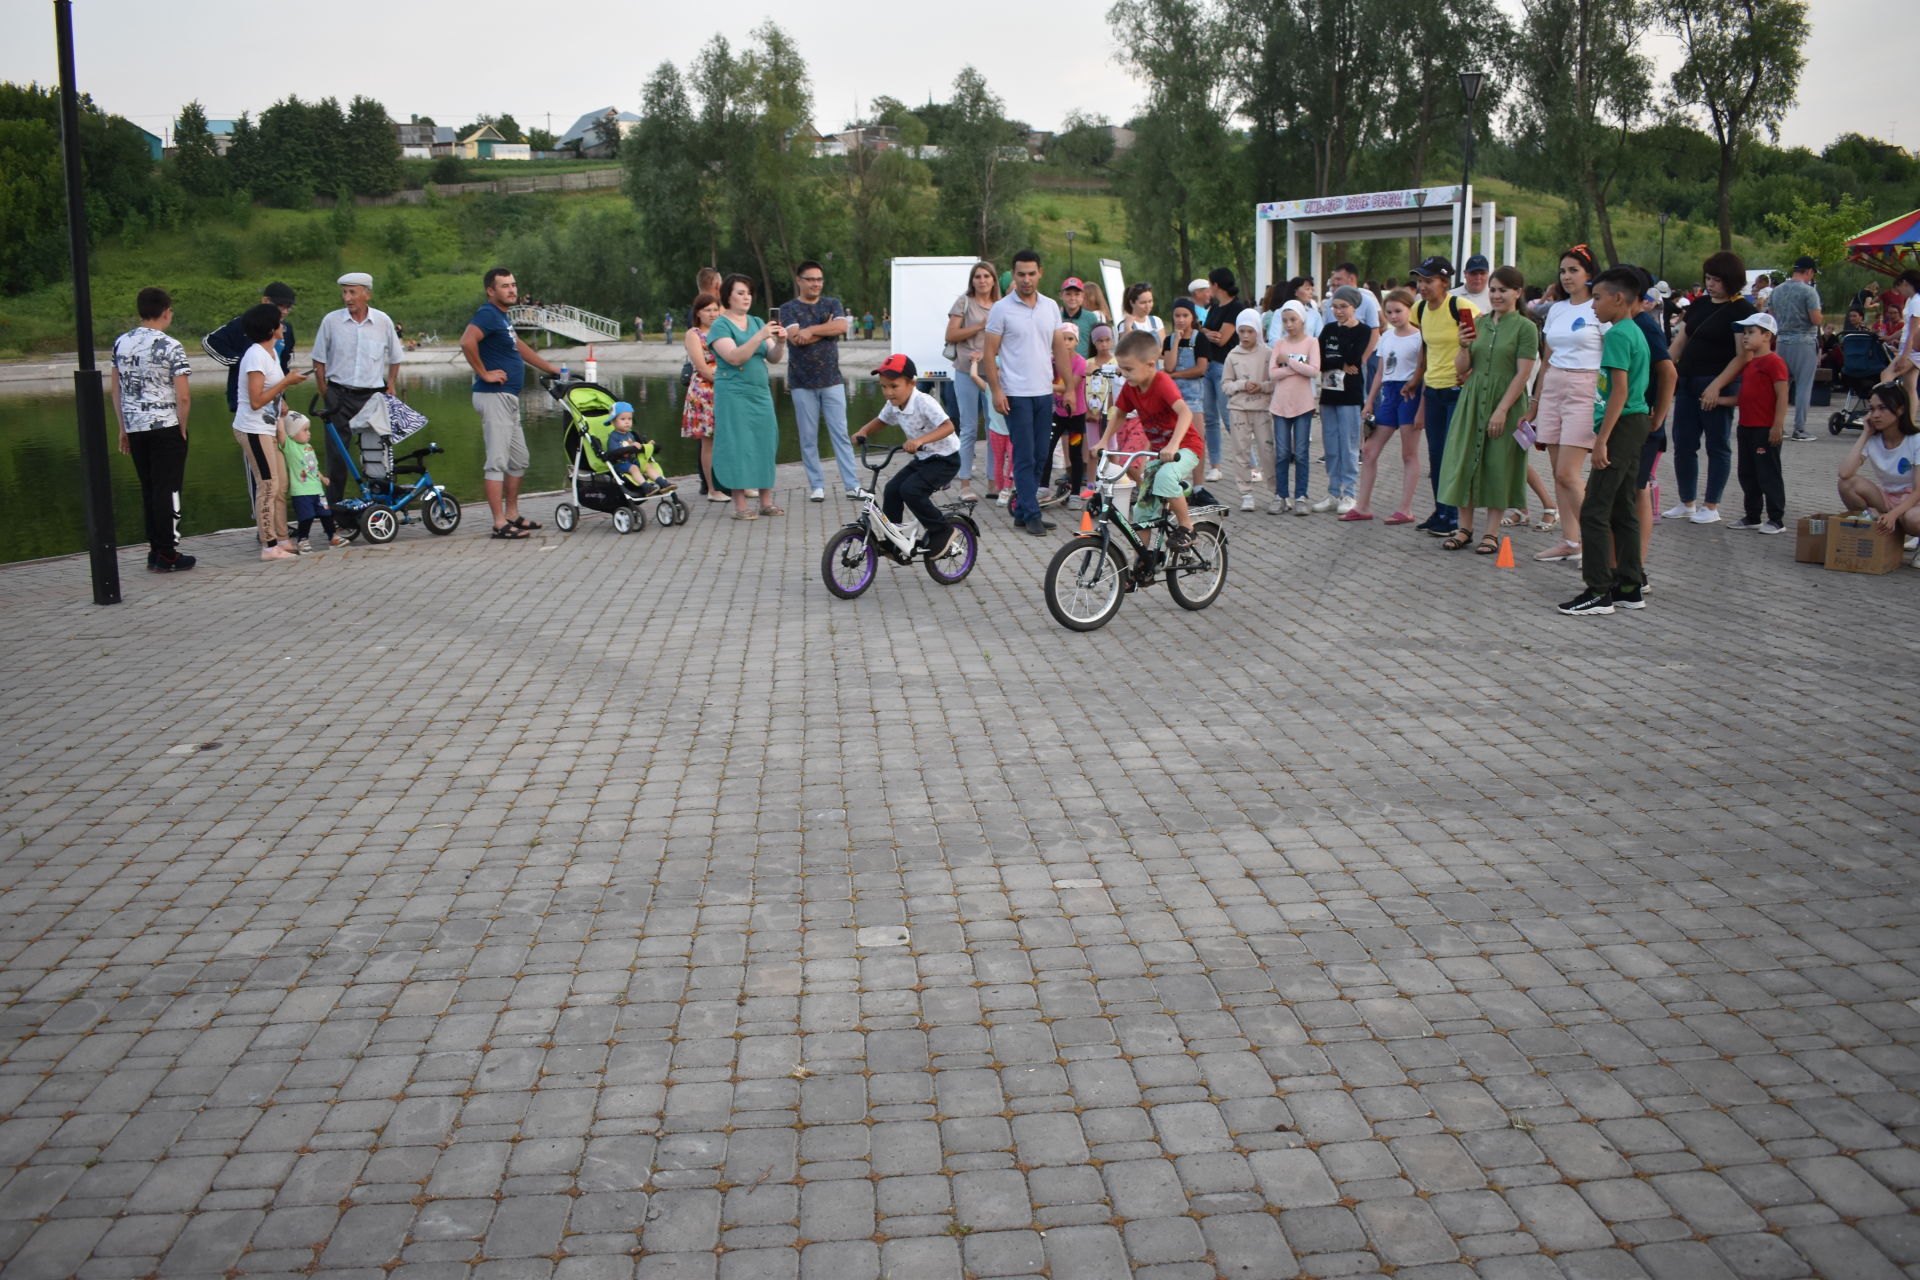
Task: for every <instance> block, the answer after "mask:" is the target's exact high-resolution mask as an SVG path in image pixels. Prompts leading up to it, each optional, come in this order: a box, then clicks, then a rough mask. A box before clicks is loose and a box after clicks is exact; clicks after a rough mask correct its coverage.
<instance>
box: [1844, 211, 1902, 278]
mask: <svg viewBox="0 0 1920 1280" xmlns="http://www.w3.org/2000/svg"><path fill="white" fill-rule="evenodd" d="M1847 261H1849V262H1857V263H1859V264H1860V265H1861V266H1863V267H1866V268H1868V269H1870V270H1873V271H1878V272H1879V273H1880V274H1881V275H1885V276H1897V275H1899V274H1900V273H1901V272H1902V271H1905V270H1906V269H1907V268H1909V267H1915V266H1920V209H1915V210H1914V211H1913V212H1912V213H1903V214H1901V215H1900V216H1899V217H1897V218H1894V219H1892V220H1891V221H1889V222H1883V223H1881V224H1880V225H1879V226H1877V227H1868V228H1867V229H1866V230H1865V231H1862V232H1861V233H1860V234H1859V235H1857V236H1855V237H1854V238H1853V239H1851V240H1849V241H1847Z"/></svg>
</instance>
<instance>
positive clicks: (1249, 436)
mask: <svg viewBox="0 0 1920 1280" xmlns="http://www.w3.org/2000/svg"><path fill="white" fill-rule="evenodd" d="M1234 328H1235V330H1236V331H1237V332H1238V333H1239V336H1240V345H1239V346H1237V347H1235V348H1234V349H1233V350H1231V351H1229V352H1227V359H1226V362H1225V372H1224V373H1222V374H1221V375H1220V387H1221V390H1223V391H1225V392H1226V393H1227V429H1228V431H1229V433H1230V435H1229V443H1228V445H1227V457H1226V461H1227V463H1228V466H1229V468H1230V470H1231V474H1232V476H1233V479H1234V481H1235V482H1236V483H1238V484H1239V486H1240V509H1241V510H1242V511H1251V510H1253V486H1254V485H1256V484H1259V483H1260V460H1261V459H1262V458H1266V457H1270V456H1271V455H1272V453H1273V415H1272V413H1270V412H1269V411H1268V404H1269V403H1270V402H1271V401H1272V399H1273V374H1272V373H1271V372H1270V371H1269V369H1268V367H1267V362H1268V360H1270V359H1271V358H1272V355H1273V353H1272V352H1270V351H1269V350H1267V344H1266V343H1264V342H1262V341H1261V340H1260V313H1259V312H1258V311H1255V310H1253V309H1252V308H1248V309H1247V310H1245V311H1242V312H1241V313H1240V314H1239V315H1238V316H1236V317H1235V319H1234Z"/></svg>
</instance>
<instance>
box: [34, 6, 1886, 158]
mask: <svg viewBox="0 0 1920 1280" xmlns="http://www.w3.org/2000/svg"><path fill="white" fill-rule="evenodd" d="M1502 3H1504V4H1506V5H1507V6H1508V7H1509V8H1517V7H1518V3H1519V0H1502ZM717 7H718V6H702V5H697V4H687V3H684V0H682V2H680V3H666V2H665V0H630V2H629V3H626V4H612V5H603V6H594V7H588V6H571V5H569V6H563V7H562V8H561V9H559V10H545V9H544V8H543V6H540V5H532V4H524V3H521V4H509V3H505V2H504V0H462V3H460V4H457V5H455V4H448V3H425V4H414V5H399V4H394V3H391V0H328V2H327V3H325V4H322V5H295V6H293V7H291V8H289V7H287V6H278V7H269V8H267V9H263V10H259V11H257V12H255V11H248V10H243V9H235V8H232V7H218V6H216V8H215V9H214V10H212V11H208V12H217V13H218V14H220V15H221V16H222V17H223V18H228V19H235V18H237V19H238V20H227V21H222V22H215V21H209V20H208V19H207V17H206V16H205V13H203V11H202V10H201V8H200V6H198V5H194V6H188V7H184V8H168V7H167V6H161V7H159V8H156V7H155V5H154V3H153V0H77V3H75V5H74V11H75V17H74V23H75V29H76V42H77V46H78V54H77V62H78V68H79V77H80V85H81V88H83V89H85V90H88V91H90V92H91V93H92V94H93V95H94V98H95V99H96V100H97V101H98V102H100V103H101V105H102V106H104V107H105V108H106V109H107V110H109V111H112V112H115V113H117V114H120V115H124V116H126V117H128V118H129V119H131V120H133V121H134V122H135V123H136V124H139V125H141V126H143V127H144V128H146V129H149V130H151V131H152V132H154V133H160V134H164V133H165V132H166V130H167V129H168V128H169V126H170V125H171V123H172V121H173V118H174V116H175V114H176V113H177V112H178V110H179V107H180V105H181V104H182V103H183V102H186V101H189V100H191V99H193V98H198V99H199V100H200V101H201V102H202V103H203V104H205V106H206V108H207V114H208V115H209V116H211V117H213V118H215V119H219V118H221V117H226V116H235V115H238V114H239V113H240V112H242V111H251V112H253V113H254V114H255V115H256V116H257V115H258V114H259V112H260V109H261V108H263V107H265V106H267V105H268V104H269V103H271V102H273V101H274V100H275V99H277V98H280V97H282V96H284V95H286V94H288V93H294V94H298V95H300V96H301V97H303V98H319V97H325V96H327V95H329V94H331V95H334V96H336V97H338V98H340V99H341V101H342V102H343V103H344V102H345V101H346V100H347V99H348V98H350V97H351V96H353V95H354V94H355V93H366V94H370V95H372V96H373V97H376V98H378V99H380V100H381V101H382V102H383V103H385V104H386V107H387V111H388V112H389V113H390V114H391V115H393V116H394V117H395V118H396V119H401V120H404V119H406V118H407V117H408V116H409V115H413V114H419V115H426V116H432V117H433V118H434V119H435V120H437V121H438V122H439V123H441V124H463V123H465V122H467V121H468V120H471V119H472V118H473V117H475V116H477V115H479V114H481V113H482V112H487V113H499V112H503V111H505V112H511V113H512V114H513V115H514V117H515V118H516V119H518V120H519V121H520V123H521V125H522V126H523V127H542V128H544V127H547V126H548V121H549V120H551V122H552V124H551V127H552V129H553V131H554V132H555V133H560V132H562V131H564V130H565V129H566V127H567V126H568V125H570V124H571V123H572V122H573V121H574V120H575V119H576V118H577V117H579V116H580V115H582V114H584V113H585V112H587V111H590V110H593V109H596V108H600V107H605V106H607V105H608V104H610V103H611V104H613V105H616V106H619V107H621V108H622V109H624V110H633V109H635V108H636V107H637V106H638V104H639V97H640V85H641V83H642V81H643V80H644V79H645V78H646V75H647V74H648V72H649V71H651V69H652V68H653V67H654V66H656V65H658V64H659V63H660V62H661V61H662V60H663V59H671V60H673V61H674V62H676V63H678V64H680V65H681V66H683V67H684V66H685V65H686V63H687V61H688V60H689V59H690V58H691V57H692V56H693V54H694V53H695V52H696V51H697V50H698V49H699V48H700V46H701V45H703V44H705V43H706V41H707V40H708V39H709V38H710V37H711V36H712V35H713V34H714V32H715V31H716V30H719V28H718V27H717V26H714V25H710V24H709V22H708V20H707V19H706V17H705V15H706V14H707V13H708V12H710V11H711V9H713V8H717ZM1107 8H1108V4H1107V0H1055V2H1054V3H1047V4H1036V3H1034V0H972V3H970V4H968V5H965V6H960V7H958V8H956V7H953V6H940V7H937V8H932V9H929V10H927V11H924V12H926V13H928V14H931V15H938V19H937V21H932V22H924V23H923V22H921V21H920V20H919V19H918V17H914V18H911V19H909V20H908V21H907V22H906V23H904V24H902V25H900V26H897V27H895V26H894V24H892V23H890V22H882V23H880V24H879V26H878V27H877V26H876V18H877V17H878V15H879V14H880V12H882V11H879V10H876V9H875V8H874V7H873V6H871V5H863V4H827V5H800V4H787V5H781V6H778V7H775V6H768V5H764V4H761V3H759V2H758V0H746V2H745V3H743V4H740V5H737V6H735V7H734V8H733V12H734V13H735V14H737V15H738V16H737V17H736V18H735V19H734V20H732V22H731V23H730V24H729V25H728V27H727V28H726V35H727V36H728V38H729V39H731V40H734V41H735V42H736V43H739V42H741V41H743V40H745V38H746V36H747V33H748V32H749V31H751V30H752V28H753V27H755V26H757V25H758V24H759V23H760V22H761V21H762V20H763V19H765V18H767V17H772V18H773V19H774V20H775V21H777V22H779V23H780V25H781V26H782V27H784V28H785V29H786V30H787V32H788V33H789V34H791V35H792V36H793V37H794V38H795V39H796V41H797V42H798V44H799V46H800V50H801V52H802V54H803V55H804V56H805V57H806V58H807V60H808V63H809V65H810V66H811V68H812V71H813V89H814V101H815V116H816V123H817V124H818V125H819V126H820V127H821V128H822V129H824V130H829V131H831V130H833V129H837V128H839V127H840V126H841V125H843V124H845V123H846V122H847V120H849V119H850V118H852V117H853V116H854V115H855V113H856V112H858V111H863V110H864V109H865V107H866V105H867V104H868V103H869V102H871V101H872V100H873V99H874V98H875V97H876V96H879V95H881V94H889V95H891V96H893V97H896V98H900V99H902V100H904V101H907V102H909V103H918V102H924V101H926V100H927V99H928V97H933V98H935V99H941V100H944V99H945V98H946V96H947V94H948V91H949V89H950V87H951V85H952V82H953V77H954V75H955V74H956V73H957V72H958V71H959V70H960V69H961V67H963V66H965V65H967V64H969V63H972V64H974V65H976V66H978V67H980V69H981V70H982V71H983V72H985V74H986V76H987V79H988V81H989V83H990V84H992V86H993V88H994V89H995V90H996V91H997V92H998V93H999V94H1000V95H1001V96H1002V97H1003V98H1004V99H1005V100H1006V103H1007V109H1008V112H1009V114H1011V115H1013V116H1016V117H1018V118H1020V119H1024V120H1026V121H1027V122H1028V123H1029V124H1031V125H1033V126H1034V127H1035V128H1040V129H1052V128H1056V127H1058V125H1059V123H1060V120H1061V117H1063V116H1064V115H1065V114H1066V113H1067V112H1068V111H1071V110H1073V109H1075V108H1079V109H1082V110H1087V111H1098V112H1104V113H1105V114H1106V115H1108V116H1109V117H1111V118H1112V119H1114V120H1115V121H1119V120H1124V119H1125V118H1126V117H1127V116H1128V115H1129V114H1130V113H1131V112H1132V111H1133V110H1134V109H1135V108H1136V107H1137V106H1138V104H1139V102H1140V99H1141V93H1140V88H1139V86H1138V85H1137V84H1136V83H1134V82H1133V81H1132V80H1131V79H1130V78H1129V77H1128V76H1127V75H1126V74H1125V72H1124V71H1122V70H1120V69H1118V65H1117V64H1118V61H1119V59H1118V55H1117V51H1116V50H1115V48H1114V45H1113V40H1112V37H1111V36H1110V34H1109V32H1108V29H1107V22H1106V12H1107ZM1810 9H1811V13H1812V18H1813V34H1812V37H1811V38H1810V39H1809V41H1808V43H1807V69H1806V73H1805V75H1804V77H1803V78H1802V80H1801V87H1800V105H1799V107H1797V108H1796V109H1795V110H1794V111H1793V112H1792V113H1791V114H1790V115H1789V116H1788V117H1787V120H1786V124H1785V126H1784V128H1783V130H1782V137H1783V140H1784V141H1785V142H1787V143H1788V144H1790V145H1802V146H1808V147H1812V148H1814V149H1815V150H1818V149H1819V148H1821V147H1823V146H1825V145H1826V144H1827V143H1828V142H1830V141H1832V140H1833V138H1834V137H1835V136H1836V135H1838V134H1839V133H1841V132H1844V131H1846V130H1848V129H1855V130H1858V131H1860V132H1862V133H1867V134H1874V135H1878V136H1880V137H1882V138H1886V139H1888V140H1890V141H1894V142H1898V143H1900V144H1901V145H1903V146H1907V147H1915V146H1920V111H1917V110H1916V108H1915V107H1914V106H1913V105H1912V104H1913V102H1914V99H1913V96H1912V95H1911V94H1910V93H1906V92H1903V91H1902V90H1901V88H1900V85H1899V82H1898V77H1895V78H1894V79H1893V80H1888V79H1886V78H1885V75H1886V72H1885V68H1884V67H1881V69H1879V70H1875V69H1874V68H1875V66H1876V64H1878V63H1881V62H1882V61H1883V56H1884V55H1883V54H1882V53H1880V52H1876V49H1875V46H1874V44H1873V41H1874V40H1875V38H1876V36H1875V33H1876V32H1878V33H1880V38H1892V39H1894V40H1895V41H1896V43H1897V42H1898V41H1900V40H1905V39H1907V38H1909V37H1911V35H1912V34H1913V32H1914V30H1915V24H1914V17H1915V13H1916V9H1920V5H1916V3H1915V0H1811V3H1810ZM962 12H965V13H967V14H969V15H971V23H970V25H971V26H972V27H973V28H975V29H977V30H979V31H982V32H1006V33H1017V35H1016V37H1015V39H1013V40H1011V41H1008V40H999V41H996V40H992V39H989V38H986V37H982V38H979V39H969V38H968V37H967V36H966V34H965V33H964V32H963V31H962V30H961V24H960V22H959V21H957V20H956V15H958V14H960V13H962ZM545 13H555V14H559V15H562V16H561V17H560V19H559V20H558V21H549V22H542V21H541V16H542V15H543V14H545ZM323 14H324V17H323V16H322V15H323ZM246 15H251V16H246ZM887 27H894V29H892V30H890V31H888V32H887V34H886V35H885V36H884V38H883V37H882V36H881V35H879V34H878V33H879V31H880V30H881V29H883V28H887ZM0 31H3V32H5V33H6V36H7V39H6V40H5V41H0V80H14V81H31V80H37V81H40V82H41V83H43V84H51V83H54V82H56V81H57V78H58V76H57V69H56V66H55V63H54V55H53V17H52V6H51V5H49V4H47V3H45V2H44V0H0ZM263 38H269V39H271V40H272V43H271V44H270V45H268V44H265V43H264V42H263ZM263 50H264V52H263ZM1653 52H1654V54H1655V56H1656V58H1658V59H1660V60H1661V61H1662V63H1663V64H1664V65H1665V66H1670V65H1671V63H1672V61H1673V57H1674V55H1673V51H1672V48H1671V42H1661V44H1660V45H1659V46H1658V47H1656V48H1654V49H1653ZM1897 61H1898V59H1897V58H1896V62H1897ZM249 65H254V66H258V67H259V68H260V70H259V72H258V74H254V75H249V74H247V73H246V72H245V68H246V67H248V66H249Z"/></svg>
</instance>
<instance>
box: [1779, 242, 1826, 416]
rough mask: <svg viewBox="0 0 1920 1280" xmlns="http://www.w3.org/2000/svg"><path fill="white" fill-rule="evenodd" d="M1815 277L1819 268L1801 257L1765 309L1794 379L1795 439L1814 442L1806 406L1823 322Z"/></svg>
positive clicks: (1811, 401) (1811, 395) (1811, 396)
mask: <svg viewBox="0 0 1920 1280" xmlns="http://www.w3.org/2000/svg"><path fill="white" fill-rule="evenodd" d="M1818 274H1820V269H1819V265H1818V264H1817V263H1815V262H1814V260H1813V259H1812V258H1801V259H1800V260H1799V261H1797V262H1795V263H1794V264H1793V275H1792V277H1791V278H1790V279H1788V280H1786V281H1784V282H1782V283H1780V284H1778V285H1775V286H1774V289H1773V294H1772V296H1771V297H1770V298H1768V300H1767V310H1769V311H1771V312H1773V318H1774V321H1775V323H1777V324H1778V325H1779V326H1780V335H1779V347H1780V358H1781V359H1782V360H1784V361H1786V362H1787V373H1788V375H1789V376H1791V377H1792V379H1793V435H1792V437H1791V438H1792V439H1794V440H1811V439H1813V437H1812V436H1811V435H1810V434H1808V432H1807V407H1808V406H1809V405H1811V404H1812V403H1813V377H1814V371H1815V370H1816V369H1818V368H1819V367H1820V326H1821V325H1822V324H1823V323H1825V319H1826V318H1825V317H1824V316H1822V315H1821V314H1820V291H1819V290H1818V289H1815V288H1814V287H1813V278H1814V277H1815V276H1816V275H1818Z"/></svg>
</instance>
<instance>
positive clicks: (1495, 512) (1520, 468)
mask: <svg viewBox="0 0 1920 1280" xmlns="http://www.w3.org/2000/svg"><path fill="white" fill-rule="evenodd" d="M1526 285H1527V282H1526V279H1525V278H1524V277H1523V276H1522V275H1521V274H1520V272H1519V271H1518V270H1517V269H1516V268H1513V267H1501V268H1500V269H1499V270H1498V271H1495V272H1494V273H1493V278H1492V279H1491V280H1489V281H1488V282H1487V291H1488V299H1489V301H1490V302H1491V303H1492V306H1493V310H1492V311H1491V312H1490V313H1489V314H1487V315H1484V316H1480V317H1477V318H1476V319H1475V320H1474V321H1472V324H1473V326H1474V331H1473V332H1472V333H1471V335H1470V334H1469V331H1468V327H1467V324H1465V323H1463V324H1462V325H1461V326H1460V353H1459V355H1458V356H1456V357H1455V359H1454V367H1455V368H1456V369H1458V370H1459V371H1460V382H1461V386H1462V388H1463V390H1462V391H1461V393H1460V407H1459V408H1458V409H1456V410H1455V411H1454V415H1453V428H1452V429H1451V430H1450V431H1449V432H1448V433H1447V451H1446V454H1445V455H1444V456H1443V457H1442V458H1441V461H1440V490H1439V500H1440V501H1441V502H1443V503H1446V504H1447V505H1448V506H1453V507H1458V508H1460V527H1459V529H1458V530H1457V531H1455V532H1454V533H1451V534H1449V535H1448V536H1447V539H1446V541H1444V542H1442V543H1441V544H1440V545H1441V546H1442V547H1445V548H1446V549H1447V550H1448V551H1458V550H1459V549H1460V548H1462V547H1464V546H1466V545H1467V544H1468V543H1469V542H1472V541H1473V512H1474V508H1476V507H1484V508H1485V509H1486V512H1487V523H1486V524H1485V526H1484V528H1485V529H1486V531H1487V532H1486V534H1485V535H1484V536H1483V537H1482V538H1481V539H1480V545H1479V546H1477V547H1475V548H1474V550H1475V551H1476V552H1478V553H1479V554H1481V555H1492V554H1493V553H1494V552H1496V551H1498V550H1499V549H1500V538H1499V535H1498V534H1497V533H1496V532H1495V531H1496V530H1497V529H1499V527H1500V521H1501V518H1502V517H1503V516H1505V515H1506V513H1507V510H1508V509H1509V508H1512V507H1524V506H1526V502H1527V451H1526V446H1524V445H1522V444H1520V443H1518V442H1517V441H1516V440H1515V439H1514V432H1515V430H1516V429H1517V428H1518V427H1519V425H1520V422H1521V419H1522V416H1523V415H1524V413H1525V410H1526V391H1527V383H1528V382H1529V381H1530V380H1531V379H1532V378H1533V366H1534V365H1535V364H1536V363H1537V362H1538V361H1539V358H1540V327H1539V326H1538V325H1536V324H1534V322H1533V321H1531V320H1529V319H1528V318H1527V317H1526V316H1525V315H1522V314H1521V313H1520V312H1519V311H1518V310H1517V309H1516V308H1517V305H1518V303H1519V302H1520V299H1521V297H1522V296H1523V295H1524V294H1525V292H1526Z"/></svg>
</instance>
